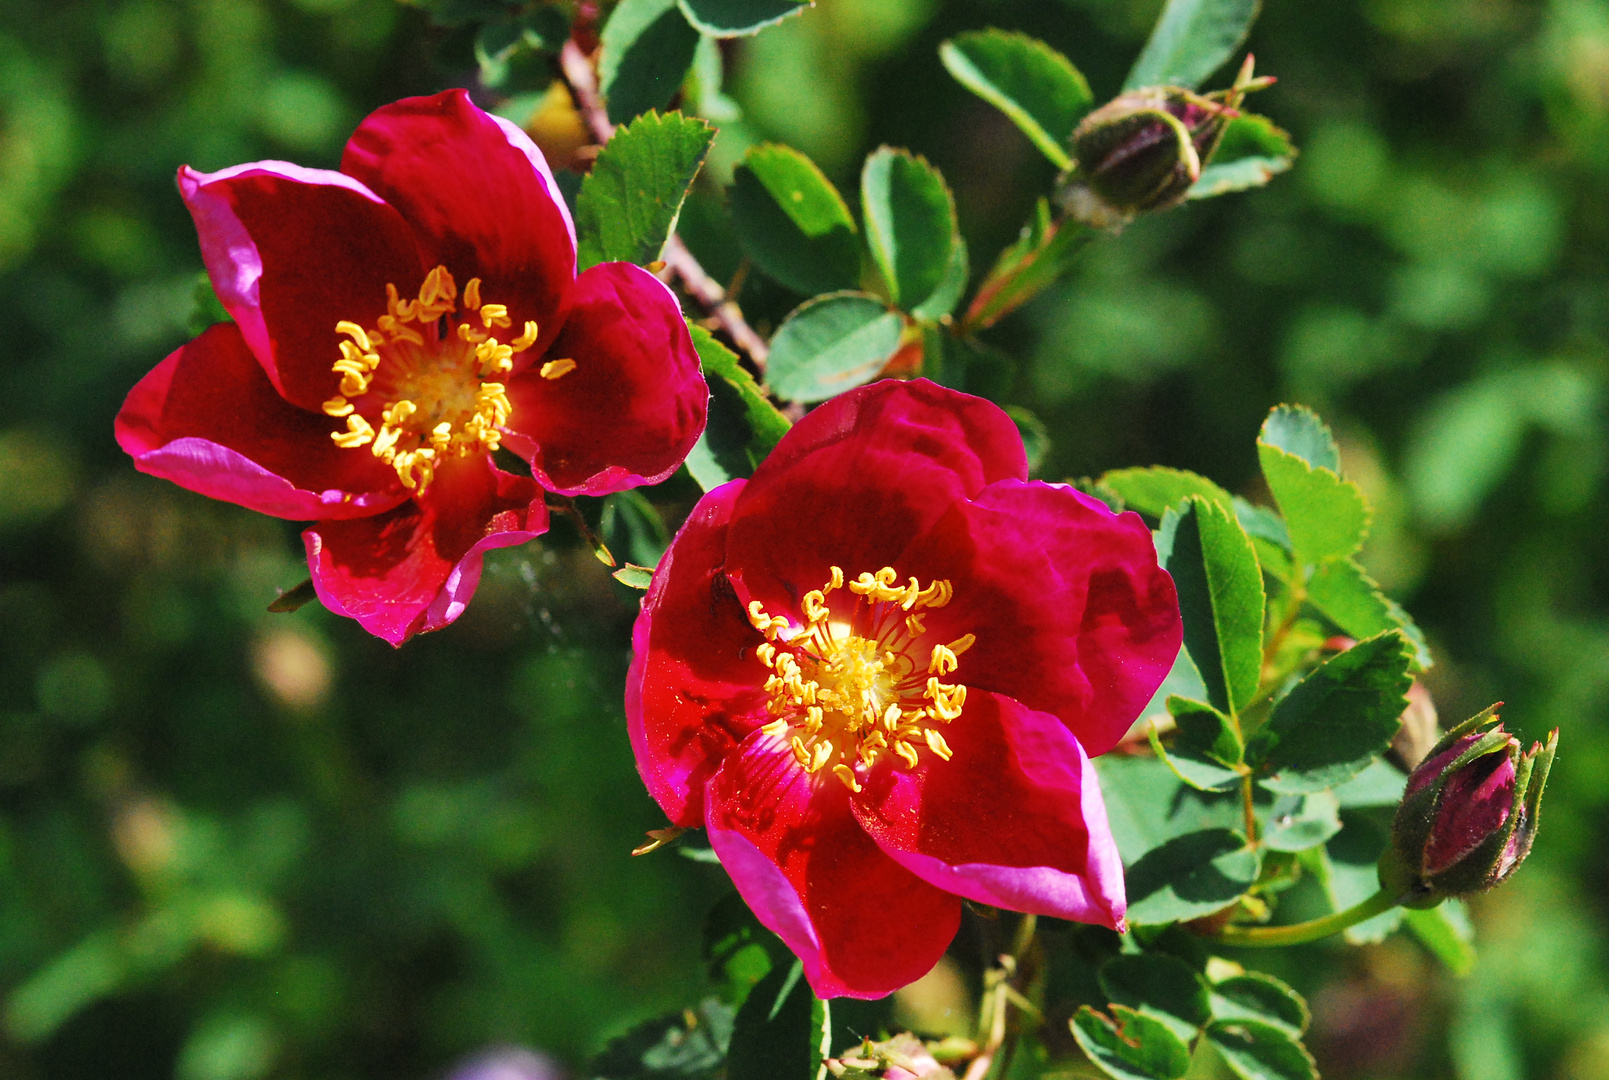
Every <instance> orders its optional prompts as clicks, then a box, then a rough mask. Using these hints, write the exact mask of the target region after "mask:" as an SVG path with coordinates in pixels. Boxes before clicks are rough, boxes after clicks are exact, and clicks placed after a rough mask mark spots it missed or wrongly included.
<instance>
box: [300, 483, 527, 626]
mask: <svg viewBox="0 0 1609 1080" xmlns="http://www.w3.org/2000/svg"><path fill="white" fill-rule="evenodd" d="M542 498H543V496H542V489H541V488H539V487H538V486H537V485H536V484H535V483H534V482H532V481H531V480H529V479H526V478H525V477H520V476H510V475H509V474H508V473H505V472H501V471H499V470H498V469H496V468H494V467H493V466H492V463H491V459H490V458H486V457H478V458H467V459H464V460H462V461H461V462H456V463H448V464H447V465H444V466H443V467H442V468H441V469H439V470H437V472H436V478H435V480H434V481H433V482H432V484H431V487H430V489H429V493H428V494H427V495H426V496H425V497H424V498H423V499H419V500H415V501H411V502H406V503H404V504H402V505H401V506H399V507H397V508H396V509H395V510H392V511H391V512H389V513H386V514H380V515H378V516H376V517H369V518H359V519H357V520H354V521H320V522H318V523H317V524H315V525H313V526H312V527H311V528H309V529H308V530H307V531H305V532H304V533H302V539H303V541H304V542H305V543H306V545H307V564H308V567H309V568H310V569H311V570H312V573H313V587H314V589H316V590H317V592H318V598H319V600H320V601H322V602H323V604H324V606H325V607H327V608H329V609H330V610H331V611H333V612H335V613H336V614H337V615H346V616H348V617H350V618H353V619H356V620H357V621H358V622H359V623H360V624H361V625H362V626H363V628H364V629H365V630H367V631H368V632H369V633H371V634H374V635H375V636H376V637H381V638H384V639H385V640H387V641H389V642H390V643H391V644H393V645H401V644H402V643H403V642H404V641H406V640H408V638H410V637H412V636H413V635H414V634H417V633H420V632H422V631H425V630H438V629H440V628H441V627H443V626H446V625H447V624H448V623H450V622H452V621H453V620H454V619H456V618H458V616H459V615H461V614H462V613H463V610H464V606H465V605H466V604H468V603H469V598H470V596H472V595H473V594H474V592H475V586H476V585H477V584H479V582H480V570H481V560H482V558H483V557H484V555H485V553H486V552H487V551H488V550H490V549H492V548H500V547H511V546H513V545H514V544H523V543H525V541H527V540H531V539H533V538H535V537H537V536H540V535H541V534H542V533H544V532H546V531H547V527H548V515H547V506H546V505H545V504H544V503H543V501H542Z"/></svg>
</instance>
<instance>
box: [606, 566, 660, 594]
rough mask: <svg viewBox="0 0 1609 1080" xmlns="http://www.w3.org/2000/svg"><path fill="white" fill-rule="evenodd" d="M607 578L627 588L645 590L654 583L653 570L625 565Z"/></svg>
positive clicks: (651, 568) (648, 567) (647, 567)
mask: <svg viewBox="0 0 1609 1080" xmlns="http://www.w3.org/2000/svg"><path fill="white" fill-rule="evenodd" d="M609 576H610V577H612V578H614V579H615V580H616V581H618V582H620V584H622V585H625V586H628V587H629V588H633V589H646V588H648V586H649V585H652V584H653V582H654V568H653V567H651V566H638V565H637V564H636V563H627V564H626V565H625V566H622V567H621V568H620V569H618V570H616V571H615V572H614V573H612V574H610V575H609Z"/></svg>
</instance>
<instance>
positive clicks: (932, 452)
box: [727, 379, 1028, 613]
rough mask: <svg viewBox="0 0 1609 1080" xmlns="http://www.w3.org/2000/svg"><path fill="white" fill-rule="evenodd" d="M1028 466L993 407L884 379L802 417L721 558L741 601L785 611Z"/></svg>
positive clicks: (888, 554)
mask: <svg viewBox="0 0 1609 1080" xmlns="http://www.w3.org/2000/svg"><path fill="white" fill-rule="evenodd" d="M1027 473H1028V466H1027V462H1026V459H1025V458H1024V456H1023V449H1022V437H1021V435H1019V434H1018V432H1017V428H1016V425H1014V424H1013V423H1012V422H1011V418H1010V417H1008V416H1007V415H1006V414H1005V413H1004V412H1002V411H1001V410H1000V409H999V408H998V407H996V406H995V405H992V404H990V403H989V402H987V401H984V400H983V399H982V398H975V397H972V396H970V395H967V394H961V393H957V392H956V391H954V390H946V389H944V388H943V387H940V386H937V385H935V384H933V383H931V382H928V381H927V380H926V379H917V380H915V381H913V382H899V381H895V380H885V381H883V382H877V383H873V384H871V385H870V386H865V387H861V388H859V389H856V390H851V391H849V392H848V393H847V394H841V395H839V396H838V397H836V398H834V399H833V400H831V401H829V402H827V403H826V404H825V405H823V406H821V407H820V408H819V409H816V410H815V411H814V412H812V413H810V414H809V415H808V416H806V417H805V418H804V419H803V420H801V421H799V423H797V424H795V425H794V427H793V429H792V430H791V431H789V432H788V434H787V437H786V438H784V439H783V440H782V442H780V443H779V444H778V445H777V448H776V449H775V450H774V451H773V452H772V453H771V455H770V456H769V457H767V458H766V459H765V461H764V462H763V463H762V464H761V465H760V467H759V468H758V469H757V470H755V473H754V476H753V477H752V478H751V479H750V481H749V485H748V487H747V488H745V489H744V492H743V497H742V499H741V500H739V502H738V505H737V507H736V509H735V510H734V512H733V517H732V530H731V538H730V540H729V541H728V545H727V546H728V553H729V556H730V558H729V565H730V566H732V567H733V568H734V569H733V577H734V580H735V581H736V582H737V584H738V586H739V592H740V594H741V595H743V597H744V600H745V602H747V600H748V599H750V598H753V599H758V600H760V601H761V602H762V603H764V604H765V606H766V609H767V610H769V611H773V613H780V612H778V611H777V609H778V608H784V607H789V606H791V605H792V604H793V603H794V602H796V600H797V598H798V597H799V596H802V595H803V594H804V593H806V592H808V591H809V590H811V589H816V588H820V587H821V584H822V583H823V582H824V581H826V580H827V576H828V568H829V567H830V566H832V565H837V566H839V567H842V569H843V570H844V572H845V573H846V574H848V575H849V576H850V577H851V578H853V577H855V576H857V575H859V574H860V573H862V572H863V571H870V572H873V573H875V572H876V571H877V570H879V569H881V568H882V567H884V566H895V565H898V561H899V557H900V555H901V553H903V552H904V550H905V548H906V547H907V546H908V545H909V544H910V543H911V541H912V540H914V539H915V538H917V537H918V536H920V535H922V533H924V532H925V531H927V529H928V528H929V526H931V525H932V524H933V523H934V522H935V521H937V520H938V519H939V518H940V517H941V516H943V514H944V513H945V512H946V511H947V510H948V509H949V508H950V505H951V504H952V503H954V502H956V501H957V500H960V499H964V498H968V497H970V496H973V495H976V494H977V493H978V492H979V491H980V490H981V489H982V488H983V487H984V485H986V484H989V483H991V482H993V481H996V480H1004V479H1023V478H1024V477H1026V476H1027Z"/></svg>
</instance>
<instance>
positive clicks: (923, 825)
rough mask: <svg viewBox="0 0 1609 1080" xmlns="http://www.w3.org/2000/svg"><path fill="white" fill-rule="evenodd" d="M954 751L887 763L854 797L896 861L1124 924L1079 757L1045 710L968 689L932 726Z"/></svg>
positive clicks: (994, 898) (971, 895)
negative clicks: (953, 710)
mask: <svg viewBox="0 0 1609 1080" xmlns="http://www.w3.org/2000/svg"><path fill="white" fill-rule="evenodd" d="M939 731H940V733H941V734H942V735H943V736H944V739H945V741H946V742H947V743H948V744H949V748H950V750H951V752H952V755H953V756H952V757H951V759H950V760H949V761H944V760H942V759H940V758H939V757H938V755H937V754H934V753H933V752H932V751H931V750H928V749H926V748H923V749H921V750H920V759H921V763H920V764H919V765H918V766H917V767H916V768H915V769H912V770H906V769H904V768H902V767H899V766H898V765H896V763H895V762H893V761H892V760H891V759H885V761H883V762H880V763H879V765H878V766H875V767H874V768H873V771H872V773H871V774H870V776H869V777H867V778H866V780H865V790H864V791H863V792H862V793H861V794H860V795H858V796H855V797H854V798H853V800H852V804H853V806H854V809H855V816H856V818H857V819H858V820H859V821H860V823H861V825H862V826H863V827H864V828H865V829H866V831H867V832H868V833H869V834H871V836H872V837H873V839H875V840H876V841H877V843H878V845H879V846H880V847H881V848H882V849H883V850H884V851H885V852H887V853H888V854H889V856H891V857H892V858H893V859H894V860H896V861H897V862H898V863H899V864H900V865H901V866H904V867H905V868H906V869H907V870H910V871H911V872H912V873H914V874H916V875H918V876H919V877H921V878H922V879H923V880H925V881H927V882H930V883H931V884H933V885H935V886H937V887H938V888H941V889H944V890H946V891H948V892H953V893H956V894H957V895H959V896H964V897H967V898H968V899H971V900H976V901H978V902H980V903H984V904H993V905H996V906H998V907H1003V908H1008V909H1010V910H1012V911H1026V912H1032V913H1034V914H1037V915H1053V916H1055V917H1056V918H1059V919H1073V920H1076V921H1078V922H1089V923H1099V924H1100V925H1102V926H1109V927H1112V928H1113V929H1116V930H1122V929H1123V913H1124V910H1125V907H1126V903H1125V900H1124V892H1123V863H1122V860H1121V859H1120V858H1119V856H1118V852H1117V844H1116V842H1115V841H1114V840H1113V839H1112V833H1111V830H1110V829H1109V828H1108V826H1107V821H1106V804H1105V803H1104V802H1103V801H1102V799H1101V789H1100V784H1099V782H1098V780H1097V779H1096V776H1095V769H1094V767H1093V766H1092V765H1091V764H1090V760H1089V757H1088V756H1087V755H1086V754H1085V753H1084V749H1083V747H1082V746H1080V745H1079V743H1078V740H1077V739H1075V738H1073V736H1072V735H1071V734H1070V733H1069V732H1068V730H1067V729H1066V727H1064V726H1063V725H1062V723H1061V722H1060V721H1059V720H1058V719H1057V718H1056V717H1054V716H1051V715H1049V714H1048V713H1042V712H1035V711H1033V710H1031V709H1026V708H1024V707H1023V706H1022V705H1020V704H1018V703H1017V702H1015V701H1012V700H1011V699H1010V698H1008V697H1003V696H1001V695H999V694H990V693H982V692H973V693H969V694H968V695H967V699H966V705H965V707H964V709H963V710H962V713H961V716H960V717H959V718H958V719H956V720H954V721H953V722H951V723H949V724H947V725H944V726H942V727H941V728H940V729H939Z"/></svg>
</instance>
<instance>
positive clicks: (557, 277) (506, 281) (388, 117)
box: [341, 90, 575, 355]
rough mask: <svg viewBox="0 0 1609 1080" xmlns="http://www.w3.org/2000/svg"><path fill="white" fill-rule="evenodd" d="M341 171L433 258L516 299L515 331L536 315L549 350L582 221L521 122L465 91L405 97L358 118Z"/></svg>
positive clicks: (497, 297) (490, 292)
mask: <svg viewBox="0 0 1609 1080" xmlns="http://www.w3.org/2000/svg"><path fill="white" fill-rule="evenodd" d="M341 171H342V172H344V173H347V174H348V175H350V176H355V177H357V178H358V179H359V180H361V181H362V182H363V183H365V184H367V185H368V186H369V187H370V188H372V189H373V190H374V191H377V192H379V193H380V195H381V196H382V197H384V199H385V200H386V201H387V202H388V203H390V204H391V205H392V206H394V207H396V208H397V209H398V210H399V211H401V212H402V216H403V217H404V218H406V219H407V220H408V223H409V224H410V225H412V226H413V229H414V232H415V234H416V235H417V236H418V238H419V244H420V246H421V248H422V249H423V250H424V256H425V263H426V265H427V267H428V266H434V265H436V264H437V263H440V264H443V265H445V266H446V267H447V269H448V270H450V271H452V274H453V276H454V277H455V278H456V279H457V281H458V285H459V287H460V288H462V286H463V285H464V283H465V282H467V281H468V280H469V279H470V278H471V277H479V278H480V279H481V296H482V297H484V298H485V299H486V301H487V302H495V303H499V304H506V305H507V306H508V309H509V316H510V317H511V318H512V319H513V321H514V330H513V332H514V333H515V334H518V332H519V328H520V327H521V326H523V325H524V324H525V321H526V320H527V319H534V320H535V321H536V322H537V323H538V324H539V325H540V327H541V330H542V336H541V338H539V339H538V343H537V348H538V349H540V348H541V347H542V344H543V343H544V342H546V341H550V340H552V336H553V335H554V334H556V333H558V331H559V324H560V322H561V321H562V315H563V311H562V307H563V305H564V303H565V302H566V301H565V294H566V293H567V292H568V291H569V288H570V285H571V283H572V282H573V281H574V280H575V225H574V224H573V223H572V222H571V220H570V212H569V210H568V209H566V207H565V205H564V199H563V197H562V196H561V195H560V194H559V189H558V185H556V184H555V183H554V181H553V174H552V172H551V171H549V169H548V165H547V161H546V160H545V159H544V158H543V157H542V151H540V150H538V149H537V148H536V144H535V143H533V142H531V140H530V139H529V138H528V137H527V136H526V134H525V133H524V132H523V131H521V130H520V129H519V128H517V127H515V126H514V125H513V124H511V123H509V122H508V121H506V120H502V119H500V118H498V117H495V116H491V115H489V114H487V113H484V112H482V111H481V110H479V109H477V108H476V107H475V106H474V105H473V104H472V103H471V102H470V100H469V95H468V94H467V93H465V92H464V91H462V90H447V91H444V92H442V93H440V94H436V95H434V96H432V97H415V98H404V99H403V100H402V101H398V102H396V103H394V104H391V105H386V106H384V107H382V108H380V109H376V110H375V111H374V112H372V113H370V114H369V116H368V118H367V119H365V120H364V121H363V123H362V124H360V125H358V129H357V131H355V132H354V133H353V134H352V138H351V139H350V140H348V142H347V144H346V154H345V155H344V156H343V157H342V159H341ZM533 355H539V354H533Z"/></svg>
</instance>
